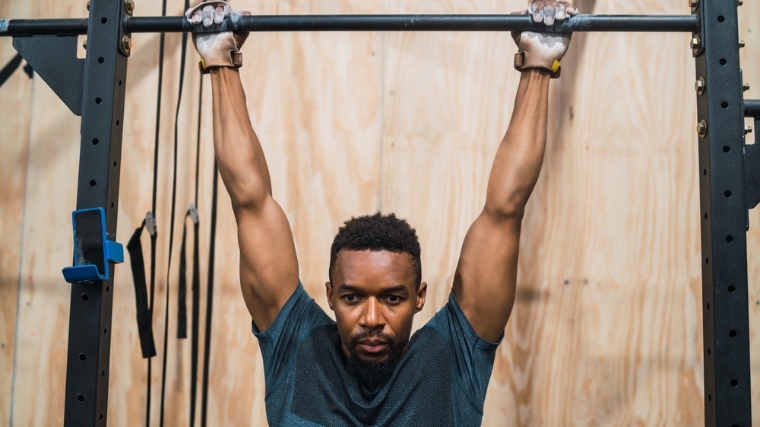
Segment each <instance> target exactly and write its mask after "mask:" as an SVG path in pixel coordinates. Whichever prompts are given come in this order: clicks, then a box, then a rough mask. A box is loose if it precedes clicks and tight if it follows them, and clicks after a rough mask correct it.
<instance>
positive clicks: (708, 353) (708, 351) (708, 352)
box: [707, 348, 710, 356]
mask: <svg viewBox="0 0 760 427" xmlns="http://www.w3.org/2000/svg"><path fill="white" fill-rule="evenodd" d="M707 355H708V356H709V355H710V349H709V348H708V349H707Z"/></svg>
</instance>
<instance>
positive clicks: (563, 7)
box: [554, 0, 567, 21]
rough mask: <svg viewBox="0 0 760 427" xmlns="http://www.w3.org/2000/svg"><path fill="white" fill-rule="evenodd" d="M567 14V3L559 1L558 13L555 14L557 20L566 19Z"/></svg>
mask: <svg viewBox="0 0 760 427" xmlns="http://www.w3.org/2000/svg"><path fill="white" fill-rule="evenodd" d="M566 15H567V3H566V2H564V1H562V0H560V1H558V2H557V13H556V14H555V15H554V17H555V18H556V19H557V21H564V20H565V16H566Z"/></svg>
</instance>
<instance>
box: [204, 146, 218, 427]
mask: <svg viewBox="0 0 760 427" xmlns="http://www.w3.org/2000/svg"><path fill="white" fill-rule="evenodd" d="M213 188H214V189H213V191H212V193H211V232H210V233H209V249H208V279H207V280H208V282H207V285H206V289H208V290H207V291H206V292H207V294H206V336H205V339H204V343H203V388H202V389H201V427H206V408H207V404H208V375H209V356H210V355H211V315H212V312H213V310H214V253H215V251H216V204H217V193H218V189H219V167H218V165H217V163H216V160H214V186H213Z"/></svg>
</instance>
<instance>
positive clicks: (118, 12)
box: [0, 0, 760, 427]
mask: <svg viewBox="0 0 760 427" xmlns="http://www.w3.org/2000/svg"><path fill="white" fill-rule="evenodd" d="M133 1H134V0H91V2H90V4H89V10H90V14H89V18H88V19H37V20H0V36H10V37H13V46H14V48H16V50H17V51H18V52H19V53H20V54H21V55H22V56H23V57H24V59H26V60H27V62H29V64H30V65H31V66H32V67H33V68H34V70H35V71H36V72H37V73H38V75H39V76H40V77H41V78H42V79H43V80H45V82H46V83H47V84H48V85H49V86H50V87H51V89H53V91H54V92H55V93H56V94H57V95H58V96H59V97H60V98H61V100H62V101H63V102H64V103H65V104H66V105H67V106H68V107H69V109H70V110H71V111H72V112H73V113H74V114H76V115H80V116H81V117H82V123H81V135H82V139H81V145H80V160H79V177H78V187H77V203H76V210H75V211H74V214H73V222H74V242H75V254H74V267H73V268H71V267H70V268H67V269H65V270H66V271H64V273H65V276H66V279H67V281H69V282H70V283H71V314H70V321H69V341H68V342H69V346H68V359H67V370H66V397H65V414H64V425H65V426H66V427H74V426H76V427H90V426H93V427H94V426H104V425H106V421H107V420H106V415H107V410H106V409H107V404H108V378H109V357H110V345H111V335H110V328H111V308H112V302H113V294H112V293H111V292H110V290H111V287H112V286H113V274H110V271H113V266H114V263H116V262H120V261H121V259H123V254H122V253H121V245H119V244H118V243H115V239H116V221H117V211H118V199H119V197H118V196H119V175H120V169H121V164H120V162H121V145H122V127H121V124H122V123H123V119H124V101H125V89H126V76H127V60H128V58H129V54H130V50H131V33H143V32H192V31H196V32H205V31H207V30H205V29H199V28H195V27H193V26H192V25H191V24H190V23H188V22H187V21H186V20H185V18H184V17H132V11H133V9H134V3H133ZM741 1H742V0H690V6H691V10H692V14H691V15H683V16H681V15H672V16H671V15H668V16H647V15H640V16H625V15H578V16H575V17H573V18H572V19H570V20H568V21H565V22H562V23H559V22H558V23H555V25H554V26H552V27H546V26H544V25H543V24H536V23H534V22H533V21H532V20H531V19H530V18H529V17H527V16H524V15H522V16H515V15H311V16H310V15H300V16H236V17H229V18H227V19H226V20H225V21H224V22H223V24H222V25H221V28H219V29H218V30H217V31H225V30H233V31H242V30H245V31H514V30H532V31H551V32H557V31H575V32H578V31H589V32H590V31H618V32H619V31H645V32H690V33H692V40H691V48H692V51H693V54H694V58H695V61H696V82H697V83H696V85H695V89H696V93H697V114H698V117H697V133H698V136H697V142H698V147H699V171H695V173H698V174H699V183H700V186H699V188H700V222H701V238H702V300H703V301H702V302H703V305H702V316H703V328H704V331H703V334H704V387H705V396H704V397H705V400H704V405H705V426H710V427H712V426H728V427H733V426H740V427H749V426H750V425H751V423H752V417H751V393H750V352H749V306H748V290H747V284H748V278H747V242H746V231H747V230H748V228H749V219H748V218H749V216H748V209H752V208H754V207H755V206H756V205H757V204H758V202H760V169H759V167H760V137H758V136H757V135H758V133H756V141H757V143H756V144H754V145H746V144H745V139H744V138H745V134H746V132H747V131H748V129H747V130H745V127H744V117H745V116H746V117H754V119H755V128H756V129H757V128H760V100H744V99H743V95H742V92H743V89H744V88H745V86H744V85H743V81H742V74H741V69H740V64H739V47H740V42H739V38H738V17H737V6H740V5H741ZM80 34H87V35H88V45H87V56H86V58H85V59H77V58H76V43H77V35H80ZM745 90H746V89H745ZM713 218H716V220H715V221H713Z"/></svg>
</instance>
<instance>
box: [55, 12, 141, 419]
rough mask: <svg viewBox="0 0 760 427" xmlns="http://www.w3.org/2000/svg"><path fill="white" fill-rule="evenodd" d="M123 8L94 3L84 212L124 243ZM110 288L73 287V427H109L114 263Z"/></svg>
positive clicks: (69, 369)
mask: <svg viewBox="0 0 760 427" xmlns="http://www.w3.org/2000/svg"><path fill="white" fill-rule="evenodd" d="M123 9H124V4H123V1H113V0H91V1H90V17H89V21H88V28H87V33H88V34H89V37H88V43H87V57H86V59H85V67H84V90H83V100H82V124H81V135H82V140H81V145H80V152H79V153H80V154H79V178H78V186H77V205H76V206H77V209H84V208H93V207H102V208H104V209H105V212H106V218H105V222H106V236H107V239H108V240H116V239H115V237H116V219H117V217H116V214H117V211H118V198H119V172H120V170H121V138H122V124H123V123H122V121H123V118H124V100H125V97H124V91H125V88H126V76H127V57H126V56H124V55H123V54H122V53H120V52H119V48H118V46H119V45H120V44H121V40H120V39H119V36H120V32H121V28H120V27H121V25H120V24H121V22H122V21H121V17H122V10H123ZM109 269H110V271H111V274H110V276H109V279H108V280H105V281H96V282H85V283H75V284H72V285H71V286H72V287H71V313H70V317H69V347H68V359H67V362H66V363H67V365H66V397H65V405H64V406H65V410H64V426H65V427H94V426H105V425H106V417H107V406H108V378H109V359H110V351H111V308H112V305H113V277H114V276H113V263H111V264H110V265H109Z"/></svg>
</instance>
